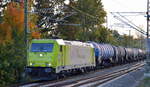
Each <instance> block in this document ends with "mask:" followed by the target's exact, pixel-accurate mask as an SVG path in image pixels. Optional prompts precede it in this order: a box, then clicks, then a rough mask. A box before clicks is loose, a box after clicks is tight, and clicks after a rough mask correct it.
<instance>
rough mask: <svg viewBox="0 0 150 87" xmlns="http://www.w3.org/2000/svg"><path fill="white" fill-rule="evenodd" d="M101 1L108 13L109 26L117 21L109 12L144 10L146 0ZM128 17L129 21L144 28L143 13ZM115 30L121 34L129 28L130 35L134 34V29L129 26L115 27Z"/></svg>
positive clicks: (144, 19)
mask: <svg viewBox="0 0 150 87" xmlns="http://www.w3.org/2000/svg"><path fill="white" fill-rule="evenodd" d="M102 3H103V5H104V9H105V10H106V11H107V13H108V24H109V26H111V25H113V24H114V23H118V22H119V21H118V22H116V20H115V19H113V17H112V15H110V14H109V12H146V10H147V0H102ZM129 19H131V21H132V22H134V23H135V24H136V25H138V26H140V27H142V28H143V29H144V30H146V18H145V17H144V15H141V16H133V17H130V18H129ZM117 30H118V31H119V32H120V33H121V34H128V31H129V30H131V33H132V35H135V34H136V32H135V30H133V29H129V28H126V29H120V28H117Z"/></svg>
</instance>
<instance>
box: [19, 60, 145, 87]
mask: <svg viewBox="0 0 150 87" xmlns="http://www.w3.org/2000/svg"><path fill="white" fill-rule="evenodd" d="M142 66H144V63H141V62H140V63H136V64H134V65H133V66H132V67H125V68H122V69H119V70H117V71H113V72H110V73H106V74H103V75H98V76H93V77H89V78H83V79H82V78H81V79H78V80H70V81H65V80H58V81H49V82H43V83H30V84H26V85H22V86H20V87H79V86H84V87H87V86H96V85H100V84H102V83H105V82H108V81H110V80H113V79H115V78H117V77H120V76H123V75H125V74H127V73H129V72H133V71H136V70H137V69H140V68H141V67H142Z"/></svg>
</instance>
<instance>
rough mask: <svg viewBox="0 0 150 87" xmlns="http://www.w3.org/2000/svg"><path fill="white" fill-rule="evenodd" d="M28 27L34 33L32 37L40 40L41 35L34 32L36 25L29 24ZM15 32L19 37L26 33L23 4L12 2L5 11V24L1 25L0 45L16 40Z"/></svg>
mask: <svg viewBox="0 0 150 87" xmlns="http://www.w3.org/2000/svg"><path fill="white" fill-rule="evenodd" d="M28 25H29V29H31V32H32V33H31V37H33V38H40V33H38V32H35V31H34V29H35V28H36V27H35V24H34V23H32V22H29V23H28ZM13 32H16V33H17V35H18V36H19V35H22V34H23V32H24V6H23V3H16V2H10V3H9V4H8V5H7V8H5V9H4V16H3V22H2V23H1V24H0V33H1V34H0V44H1V43H6V42H13V41H14V38H15V36H14V35H13ZM22 38H23V37H22Z"/></svg>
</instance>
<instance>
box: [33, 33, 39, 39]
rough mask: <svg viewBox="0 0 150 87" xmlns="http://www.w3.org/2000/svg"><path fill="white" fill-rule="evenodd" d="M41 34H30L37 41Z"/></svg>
mask: <svg viewBox="0 0 150 87" xmlns="http://www.w3.org/2000/svg"><path fill="white" fill-rule="evenodd" d="M40 36H41V34H40V33H39V32H32V38H35V39H39V38H40Z"/></svg>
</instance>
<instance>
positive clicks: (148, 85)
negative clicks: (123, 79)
mask: <svg viewBox="0 0 150 87" xmlns="http://www.w3.org/2000/svg"><path fill="white" fill-rule="evenodd" d="M138 87H150V77H147V78H144V79H143V80H142V81H141V82H140V84H139V86H138Z"/></svg>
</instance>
